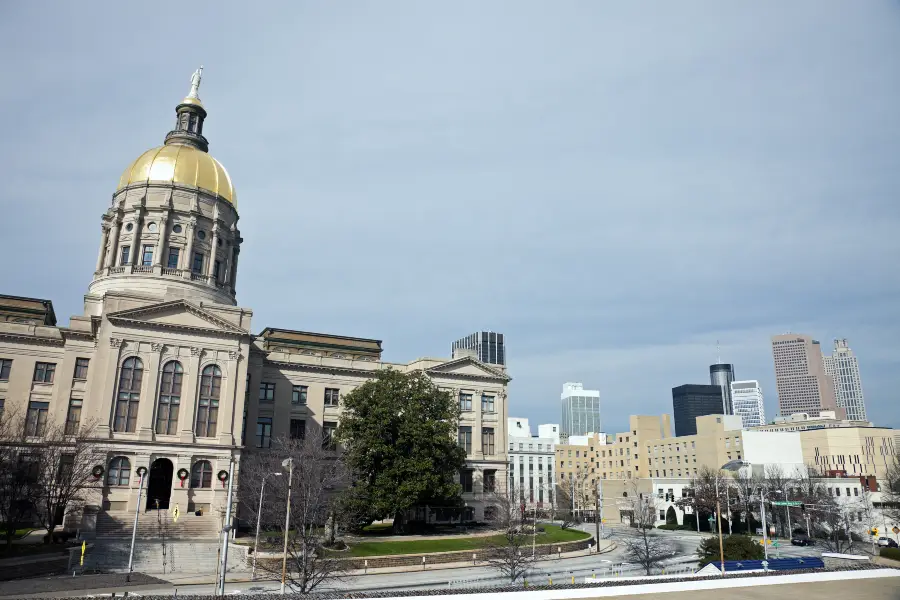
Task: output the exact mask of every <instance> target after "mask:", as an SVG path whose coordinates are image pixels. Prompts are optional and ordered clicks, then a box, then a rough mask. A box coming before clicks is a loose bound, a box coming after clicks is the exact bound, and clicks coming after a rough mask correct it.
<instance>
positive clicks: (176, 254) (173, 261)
mask: <svg viewBox="0 0 900 600" xmlns="http://www.w3.org/2000/svg"><path fill="white" fill-rule="evenodd" d="M179 258H181V248H169V259H168V260H167V261H166V267H168V268H170V269H177V268H178V259H179Z"/></svg>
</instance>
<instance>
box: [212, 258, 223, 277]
mask: <svg viewBox="0 0 900 600" xmlns="http://www.w3.org/2000/svg"><path fill="white" fill-rule="evenodd" d="M221 271H222V261H221V260H217V261H216V262H215V264H214V265H213V279H215V280H216V281H218V280H219V273H220V272H221Z"/></svg>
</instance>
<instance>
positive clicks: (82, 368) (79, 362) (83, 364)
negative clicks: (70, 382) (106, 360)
mask: <svg viewBox="0 0 900 600" xmlns="http://www.w3.org/2000/svg"><path fill="white" fill-rule="evenodd" d="M90 363H91V361H90V360H89V359H87V358H76V359H75V379H87V373H88V365H89V364H90Z"/></svg>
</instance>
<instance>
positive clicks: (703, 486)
mask: <svg viewBox="0 0 900 600" xmlns="http://www.w3.org/2000/svg"><path fill="white" fill-rule="evenodd" d="M716 480H718V483H719V495H720V496H721V498H719V500H720V501H721V505H722V506H724V505H725V486H726V485H727V483H728V482H727V480H726V478H725V476H724V475H723V474H722V472H720V471H715V470H713V469H711V468H709V467H707V466H704V467H701V469H700V471H699V472H698V473H697V474H696V475H694V476H693V477H692V478H691V492H692V493H691V494H690V495H688V496H686V497H683V498H679V499H678V500H676V502H675V504H676V505H677V506H678V507H679V508H681V509H682V510H684V509H685V508H686V507H688V506H689V507H691V509H692V510H693V511H694V514H695V518H696V519H697V521H698V524H699V520H700V515H701V514H703V513H705V514H712V513H714V512H715V511H716V500H717V497H716Z"/></svg>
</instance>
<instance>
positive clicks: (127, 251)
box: [119, 246, 131, 267]
mask: <svg viewBox="0 0 900 600" xmlns="http://www.w3.org/2000/svg"><path fill="white" fill-rule="evenodd" d="M129 258H131V246H122V254H121V259H120V261H119V266H121V267H124V266H125V265H127V264H129V261H128V259H129Z"/></svg>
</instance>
